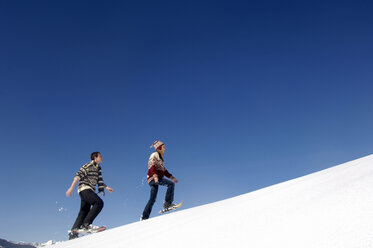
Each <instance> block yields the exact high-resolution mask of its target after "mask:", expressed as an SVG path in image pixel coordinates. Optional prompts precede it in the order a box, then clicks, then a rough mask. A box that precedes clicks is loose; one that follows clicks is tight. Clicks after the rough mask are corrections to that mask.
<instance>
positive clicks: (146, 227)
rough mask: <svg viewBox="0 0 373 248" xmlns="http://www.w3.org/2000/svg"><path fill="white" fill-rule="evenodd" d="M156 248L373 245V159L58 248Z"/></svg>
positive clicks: (74, 241)
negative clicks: (162, 247)
mask: <svg viewBox="0 0 373 248" xmlns="http://www.w3.org/2000/svg"><path fill="white" fill-rule="evenodd" d="M154 211H155V210H154ZM153 216H154V214H153ZM156 246H157V247H161V246H165V247H181V248H190V247H214V248H217V247H224V248H227V247H253V248H261V247H271V248H273V247H285V248H300V247H302V248H308V247H313V248H323V247H325V248H331V247H338V248H343V247H349V248H352V247H353V248H357V247H359V248H360V247H373V155H370V156H367V157H364V158H361V159H358V160H355V161H352V162H348V163H345V164H342V165H339V166H335V167H332V168H329V169H327V170H323V171H320V172H317V173H313V174H310V175H307V176H304V177H300V178H297V179H293V180H290V181H287V182H284V183H280V184H277V185H274V186H271V187H267V188H264V189H261V190H258V191H254V192H251V193H248V194H244V195H241V196H237V197H234V198H231V199H227V200H223V201H219V202H215V203H211V204H207V205H203V206H199V207H195V208H191V209H186V210H179V211H176V212H173V213H170V214H167V215H163V216H158V217H153V218H151V219H149V220H146V221H142V222H136V223H132V224H129V225H125V226H121V227H118V228H113V229H109V230H107V231H104V232H102V233H97V234H93V235H89V236H86V237H82V238H79V239H75V240H71V241H66V242H62V243H58V244H56V245H54V246H52V247H54V248H59V247H64V248H67V247H71V248H78V247H90V248H94V247H97V248H102V247H125V248H144V247H156Z"/></svg>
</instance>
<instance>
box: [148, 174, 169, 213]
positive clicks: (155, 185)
mask: <svg viewBox="0 0 373 248" xmlns="http://www.w3.org/2000/svg"><path fill="white" fill-rule="evenodd" d="M158 185H162V186H167V192H166V197H165V203H166V204H171V203H172V202H173V201H174V190H175V183H174V182H172V181H170V180H167V179H164V178H162V179H160V180H159V182H158V183H155V182H154V180H152V181H151V182H150V183H149V186H150V198H149V201H148V203H147V204H146V206H145V209H144V212H143V213H142V218H143V219H144V220H145V219H148V218H149V216H150V213H151V211H152V208H153V205H154V203H155V200H156V199H157V194H158Z"/></svg>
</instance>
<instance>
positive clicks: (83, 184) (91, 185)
mask: <svg viewBox="0 0 373 248" xmlns="http://www.w3.org/2000/svg"><path fill="white" fill-rule="evenodd" d="M75 178H78V179H79V186H78V193H80V192H81V191H83V190H86V189H90V190H92V191H93V192H96V185H98V192H103V194H105V192H104V188H105V187H106V185H105V184H104V179H103V178H102V172H101V166H100V165H99V164H96V162H95V161H93V160H92V161H91V162H89V163H87V164H85V165H83V166H82V167H81V168H80V170H79V171H78V172H77V173H76V175H75Z"/></svg>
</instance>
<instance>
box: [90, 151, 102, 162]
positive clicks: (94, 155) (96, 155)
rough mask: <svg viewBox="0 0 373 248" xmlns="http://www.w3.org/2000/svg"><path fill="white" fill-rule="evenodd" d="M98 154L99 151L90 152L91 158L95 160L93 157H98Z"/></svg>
mask: <svg viewBox="0 0 373 248" xmlns="http://www.w3.org/2000/svg"><path fill="white" fill-rule="evenodd" d="M98 154H100V152H92V154H91V160H95V158H97V157H98Z"/></svg>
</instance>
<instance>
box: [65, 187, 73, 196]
mask: <svg viewBox="0 0 373 248" xmlns="http://www.w3.org/2000/svg"><path fill="white" fill-rule="evenodd" d="M73 190H74V188H69V189H68V190H67V191H66V197H69V196H71V195H72V194H73Z"/></svg>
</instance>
